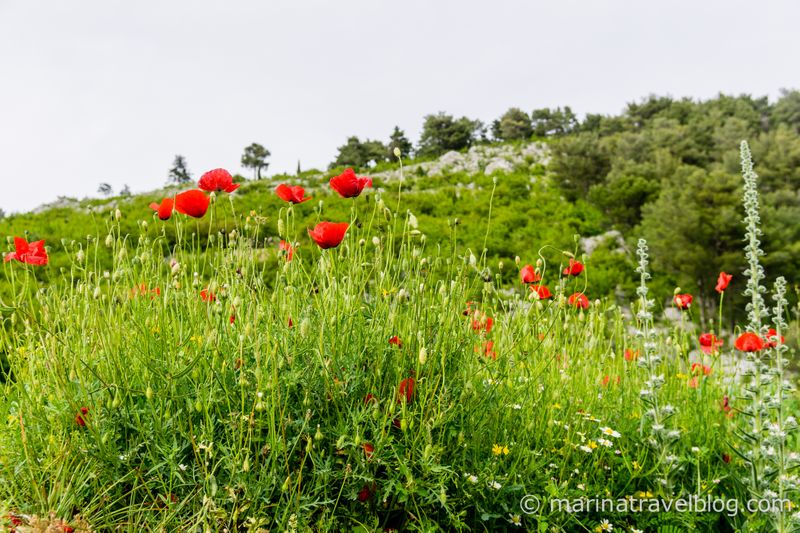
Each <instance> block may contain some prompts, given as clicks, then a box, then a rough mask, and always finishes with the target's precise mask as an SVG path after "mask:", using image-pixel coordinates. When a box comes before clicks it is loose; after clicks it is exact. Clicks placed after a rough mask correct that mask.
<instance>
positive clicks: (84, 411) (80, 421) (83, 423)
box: [75, 407, 89, 427]
mask: <svg viewBox="0 0 800 533" xmlns="http://www.w3.org/2000/svg"><path fill="white" fill-rule="evenodd" d="M87 414H89V408H88V407H81V412H80V414H78V415H75V423H76V424H78V425H79V426H81V427H86V420H84V419H83V417H84V416H86V415H87Z"/></svg>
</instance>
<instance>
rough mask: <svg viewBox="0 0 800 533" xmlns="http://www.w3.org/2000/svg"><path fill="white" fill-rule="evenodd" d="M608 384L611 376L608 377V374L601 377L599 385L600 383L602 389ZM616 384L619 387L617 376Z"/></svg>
mask: <svg viewBox="0 0 800 533" xmlns="http://www.w3.org/2000/svg"><path fill="white" fill-rule="evenodd" d="M610 382H611V376H609V375H608V374H606V375H605V376H603V379H602V380H601V381H600V383H601V384H602V385H603V386H604V387H606V386H608V384H609V383H610ZM616 383H617V385H619V376H617V379H616Z"/></svg>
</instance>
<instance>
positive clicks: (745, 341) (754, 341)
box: [733, 331, 764, 352]
mask: <svg viewBox="0 0 800 533" xmlns="http://www.w3.org/2000/svg"><path fill="white" fill-rule="evenodd" d="M733 345H734V346H735V347H736V349H737V350H739V351H740V352H758V351H761V350H763V349H764V339H762V338H761V337H759V336H758V335H756V334H755V333H752V332H750V331H748V332H746V333H742V334H741V335H739V337H737V338H736V342H735V343H734V344H733Z"/></svg>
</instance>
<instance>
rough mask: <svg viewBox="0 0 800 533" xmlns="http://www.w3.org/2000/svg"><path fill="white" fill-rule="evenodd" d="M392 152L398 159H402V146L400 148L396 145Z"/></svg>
mask: <svg viewBox="0 0 800 533" xmlns="http://www.w3.org/2000/svg"><path fill="white" fill-rule="evenodd" d="M392 153H393V154H394V156H395V157H396V158H397V159H400V155H401V154H400V148H398V147H397V146H395V147H394V150H392Z"/></svg>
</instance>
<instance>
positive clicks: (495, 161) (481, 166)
mask: <svg viewBox="0 0 800 533" xmlns="http://www.w3.org/2000/svg"><path fill="white" fill-rule="evenodd" d="M549 160H550V152H549V150H548V147H547V145H546V144H544V143H539V142H533V143H529V144H525V145H522V146H519V145H511V144H503V145H499V146H484V145H479V146H473V147H472V148H470V149H469V150H468V151H466V152H464V153H462V152H447V153H445V154H443V155H441V156H440V157H439V159H437V160H435V161H424V162H421V163H414V164H412V165H408V166H406V167H405V168H404V169H403V171H404V174H405V175H406V176H412V175H420V174H423V175H425V176H441V175H442V174H445V173H448V172H465V173H467V174H478V173H481V172H482V173H484V174H486V175H487V176H489V175H492V174H494V173H496V172H511V171H513V170H514V169H516V168H519V167H530V166H531V165H534V164H540V165H547V163H548V162H549ZM399 176H400V170H399V169H394V170H387V171H385V172H377V173H374V174H372V177H375V178H380V179H383V180H386V181H391V180H394V179H397V178H399Z"/></svg>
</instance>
